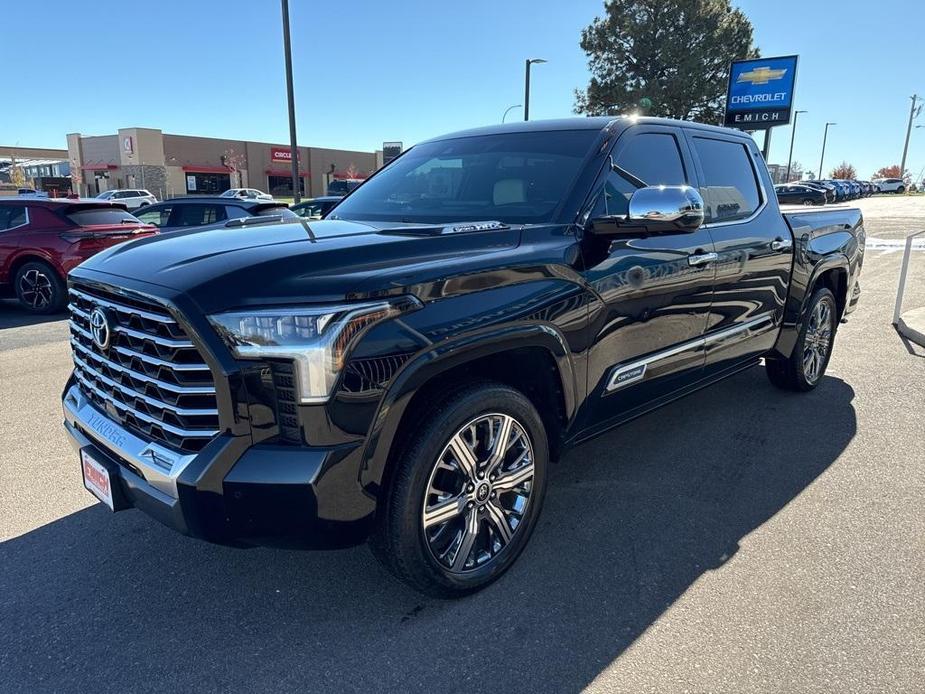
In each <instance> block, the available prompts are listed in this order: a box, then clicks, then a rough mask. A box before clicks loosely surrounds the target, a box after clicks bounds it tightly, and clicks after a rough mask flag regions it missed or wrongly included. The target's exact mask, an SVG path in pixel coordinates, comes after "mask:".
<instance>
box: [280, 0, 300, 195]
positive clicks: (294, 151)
mask: <svg viewBox="0 0 925 694" xmlns="http://www.w3.org/2000/svg"><path fill="white" fill-rule="evenodd" d="M281 2H282V10H283V51H284V52H285V53H286V96H287V97H288V99H289V148H290V156H291V158H292V198H293V201H294V202H299V200H300V199H301V197H300V195H299V191H300V189H301V186H300V185H299V149H298V141H297V140H296V135H295V94H293V91H292V44H291V43H290V41H289V0H281Z"/></svg>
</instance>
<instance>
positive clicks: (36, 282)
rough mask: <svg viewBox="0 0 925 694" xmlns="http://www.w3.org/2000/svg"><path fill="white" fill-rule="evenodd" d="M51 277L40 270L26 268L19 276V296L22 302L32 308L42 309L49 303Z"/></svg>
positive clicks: (50, 297)
mask: <svg viewBox="0 0 925 694" xmlns="http://www.w3.org/2000/svg"><path fill="white" fill-rule="evenodd" d="M53 291H54V288H53V287H52V283H51V279H50V278H49V277H48V275H46V274H45V273H44V272H42V271H40V270H35V269H32V270H27V271H26V272H24V273H23V274H22V276H20V278H19V296H20V297H21V299H22V301H23V303H24V304H26V305H27V306H29V307H30V308H33V309H43V308H46V307H47V306H49V305H50V304H51V300H52V293H53Z"/></svg>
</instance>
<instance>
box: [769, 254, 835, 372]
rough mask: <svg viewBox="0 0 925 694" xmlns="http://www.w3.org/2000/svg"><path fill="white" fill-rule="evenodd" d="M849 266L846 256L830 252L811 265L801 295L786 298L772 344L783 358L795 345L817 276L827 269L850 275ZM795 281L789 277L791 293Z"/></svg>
mask: <svg viewBox="0 0 925 694" xmlns="http://www.w3.org/2000/svg"><path fill="white" fill-rule="evenodd" d="M850 268H851V266H850V264H849V262H848V257H847V256H846V255H845V254H843V253H841V252H838V253H832V254H830V255H828V256H826V257H824V258H822V259H821V260H819V261H818V262H817V263H816V264H815V265H813V267H812V271H811V272H810V274H809V277H808V278H807V280H806V284H805V285H804V287H805V288H804V290H803V296H802V297H797V296H793V295H791V297H790V298H789V299H788V306H787V308H786V309H785V313H784V321H783V325H782V327H781V331H780V335H779V336H778V338H777V342H776V343H775V345H774V351H775V352H777V353H778V355H779V356H781V357H783V358H785V359H786V358H789V357H790V354H791V353H792V352H793V348H794V346H795V345H796V341H797V336H798V335H799V332H800V326H801V325H803V320H804V319H805V317H806V308H807V306H808V305H809V300H810V299H811V298H812V295H813V291H814V290H815V288H816V284H817V283H818V282H819V278H820V277H821V276H822V274H823V273H825V272H828V271H829V270H843V271H845V272H846V273H848V276H849V277H850V276H851V269H850ZM795 287H796V283H795V282H794V278H791V290H790V291H791V293H793V291H794V288H795ZM796 301H799V304H798V308H796V310H794V308H795V307H794V304H795V303H796Z"/></svg>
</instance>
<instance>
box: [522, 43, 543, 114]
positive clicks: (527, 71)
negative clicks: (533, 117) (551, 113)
mask: <svg viewBox="0 0 925 694" xmlns="http://www.w3.org/2000/svg"><path fill="white" fill-rule="evenodd" d="M545 62H546V61H545V60H543V59H542V58H527V63H526V66H525V74H524V120H530V66H531V65H533V64H534V63H537V64H539V63H545Z"/></svg>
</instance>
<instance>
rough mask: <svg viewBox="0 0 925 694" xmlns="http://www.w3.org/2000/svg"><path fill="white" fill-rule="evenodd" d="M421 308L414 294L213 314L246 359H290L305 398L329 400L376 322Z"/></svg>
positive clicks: (215, 323) (215, 324)
mask: <svg viewBox="0 0 925 694" xmlns="http://www.w3.org/2000/svg"><path fill="white" fill-rule="evenodd" d="M420 307H421V302H419V301H418V300H417V299H416V298H414V297H413V296H403V297H399V298H397V299H389V300H381V301H372V302H367V303H362V304H340V305H333V306H332V305H326V306H292V307H283V308H265V309H250V310H241V311H229V312H228V313H219V314H215V315H212V316H209V322H210V323H211V324H212V327H214V328H215V330H216V332H218V334H219V335H220V336H221V337H222V339H223V340H224V341H225V342H226V343H227V344H228V346H229V347H230V348H231V350H232V352H233V353H234V355H235V356H236V357H238V358H240V359H267V358H271V359H288V360H291V361H292V362H293V365H294V367H295V375H296V382H297V383H298V387H299V400H300V401H301V402H303V403H313V402H324V401H326V400H327V399H328V398H329V397H330V395H331V390H332V389H333V388H334V382H335V381H336V380H337V376H338V374H339V373H340V372H341V369H343V367H344V361H345V359H346V356H347V354H348V353H349V352H350V349H351V347H352V346H353V344H354V343H355V342H356V341H357V340H358V339H359V338H360V336H362V335H363V333H365V332H366V331H367V330H369V328H371V327H372V326H373V325H375V324H376V323H379V322H381V321H384V320H387V319H389V318H392V317H394V316H397V315H399V314H400V313H404V312H405V311H409V310H413V309H416V308H420Z"/></svg>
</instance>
